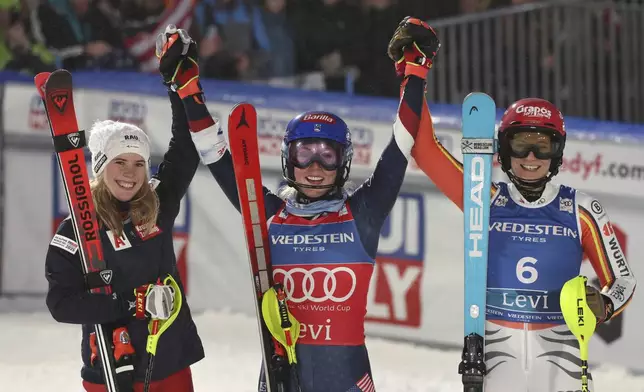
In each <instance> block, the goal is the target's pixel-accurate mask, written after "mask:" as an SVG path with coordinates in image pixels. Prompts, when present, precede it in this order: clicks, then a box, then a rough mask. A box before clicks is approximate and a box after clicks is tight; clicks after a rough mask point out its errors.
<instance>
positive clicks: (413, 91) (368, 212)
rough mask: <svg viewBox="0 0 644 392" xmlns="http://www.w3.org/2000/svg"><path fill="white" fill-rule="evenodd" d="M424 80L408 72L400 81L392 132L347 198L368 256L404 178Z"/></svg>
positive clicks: (375, 248)
mask: <svg viewBox="0 0 644 392" xmlns="http://www.w3.org/2000/svg"><path fill="white" fill-rule="evenodd" d="M424 85H425V80H424V79H422V78H420V77H418V76H415V75H411V76H408V77H407V78H406V79H405V80H404V82H403V85H402V89H401V100H400V105H399V107H398V113H397V116H396V121H395V122H394V125H393V135H392V137H391V140H390V141H389V144H388V145H387V146H386V147H385V149H384V151H383V152H382V155H381V156H380V159H379V160H378V163H377V164H376V168H375V170H374V172H373V174H372V175H371V176H370V177H369V178H368V179H367V180H366V181H365V182H364V183H363V184H362V185H361V186H360V188H358V189H357V190H356V191H355V192H354V193H353V195H352V196H351V198H350V199H349V207H350V208H351V211H352V212H353V215H354V217H355V220H356V225H357V227H358V231H359V233H360V238H361V239H362V242H363V245H364V246H365V249H366V250H367V252H368V253H369V254H370V255H371V256H375V254H376V250H377V243H378V242H377V237H378V236H379V234H380V229H381V227H382V225H383V224H384V222H385V219H386V218H387V216H388V215H389V213H390V212H391V209H392V208H393V206H394V204H395V203H396V199H397V198H398V193H399V192H400V188H401V187H402V184H403V180H404V178H405V171H406V170H407V166H408V164H409V162H408V158H409V155H410V154H411V147H412V145H413V143H414V136H415V135H416V133H417V130H418V125H419V122H420V109H421V105H422V102H423V95H424Z"/></svg>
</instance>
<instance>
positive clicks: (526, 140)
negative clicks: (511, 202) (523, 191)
mask: <svg viewBox="0 0 644 392" xmlns="http://www.w3.org/2000/svg"><path fill="white" fill-rule="evenodd" d="M510 148H511V149H512V154H511V155H512V157H511V160H510V165H511V168H512V173H514V175H515V176H517V177H519V178H520V179H522V180H525V181H534V180H539V179H541V178H543V177H545V176H547V175H548V172H549V171H550V162H551V159H549V158H548V159H540V158H538V157H537V156H536V155H535V153H536V154H537V155H538V156H539V157H541V158H543V157H546V156H548V155H549V154H552V153H553V151H555V150H556V149H557V146H556V143H553V141H552V139H551V137H550V136H548V135H547V134H543V133H540V132H521V133H518V134H516V135H515V136H514V137H513V138H512V139H511V140H510Z"/></svg>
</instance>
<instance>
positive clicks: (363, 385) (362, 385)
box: [347, 373, 376, 392]
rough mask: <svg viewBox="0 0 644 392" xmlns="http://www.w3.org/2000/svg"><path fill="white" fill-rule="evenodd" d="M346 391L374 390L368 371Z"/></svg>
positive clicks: (372, 391) (366, 391)
mask: <svg viewBox="0 0 644 392" xmlns="http://www.w3.org/2000/svg"><path fill="white" fill-rule="evenodd" d="M347 392H376V386H375V385H373V381H372V380H371V376H370V375H369V373H367V374H365V375H364V376H363V377H362V378H361V379H360V381H358V382H357V383H356V385H354V386H352V387H351V388H349V390H348V391H347Z"/></svg>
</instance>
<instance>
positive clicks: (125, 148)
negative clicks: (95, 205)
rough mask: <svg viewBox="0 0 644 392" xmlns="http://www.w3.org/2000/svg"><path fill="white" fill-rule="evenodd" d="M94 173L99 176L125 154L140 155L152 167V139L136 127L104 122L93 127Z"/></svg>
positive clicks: (90, 148) (90, 141) (91, 139)
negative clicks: (112, 162) (108, 165)
mask: <svg viewBox="0 0 644 392" xmlns="http://www.w3.org/2000/svg"><path fill="white" fill-rule="evenodd" d="M88 146H89V151H90V152H91V153H92V173H94V176H98V175H99V174H101V172H103V169H105V166H106V165H107V164H108V163H109V162H111V161H112V159H114V158H116V157H117V156H119V155H121V154H125V153H134V154H138V155H140V156H141V157H142V158H143V159H145V162H146V163H147V165H148V168H149V167H150V139H148V135H146V134H145V132H143V130H141V128H139V127H137V126H136V125H132V124H128V123H123V122H118V121H112V120H103V121H97V122H95V123H94V125H92V128H91V130H90V134H89V143H88Z"/></svg>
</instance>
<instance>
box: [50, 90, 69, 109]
mask: <svg viewBox="0 0 644 392" xmlns="http://www.w3.org/2000/svg"><path fill="white" fill-rule="evenodd" d="M49 98H50V99H51V102H52V103H53V104H54V106H55V107H56V109H58V111H59V112H61V113H64V112H65V108H66V107H67V101H68V100H69V94H68V93H67V91H54V92H53V93H51V94H50V96H49Z"/></svg>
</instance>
